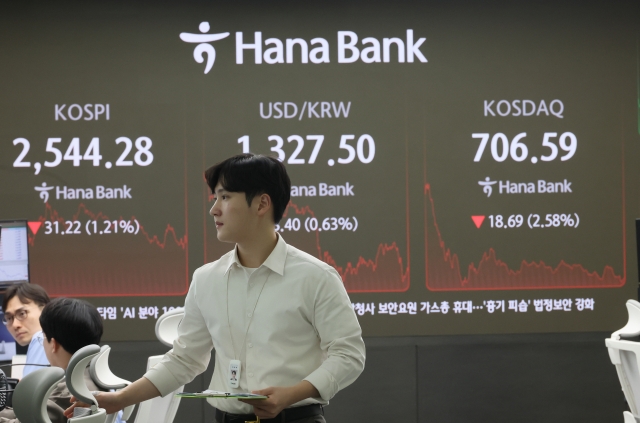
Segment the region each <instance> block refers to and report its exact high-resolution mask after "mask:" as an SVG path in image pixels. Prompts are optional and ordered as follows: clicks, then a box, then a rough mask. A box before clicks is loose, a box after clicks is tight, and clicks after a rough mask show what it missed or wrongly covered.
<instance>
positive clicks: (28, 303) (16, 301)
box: [2, 283, 50, 376]
mask: <svg viewBox="0 0 640 423" xmlns="http://www.w3.org/2000/svg"><path fill="white" fill-rule="evenodd" d="M49 301H50V300H49V295H47V291H45V290H44V288H43V287H41V286H40V285H36V284H32V283H20V284H17V285H12V286H10V287H9V288H8V289H7V290H6V292H5V293H4V298H3V299H2V311H3V312H4V316H3V318H2V323H4V324H5V325H6V326H7V329H8V330H9V333H10V334H11V336H13V338H14V339H15V340H16V342H17V343H18V344H20V345H21V346H23V347H24V346H26V345H28V346H29V348H28V349H27V363H29V364H42V365H49V361H48V360H47V356H46V355H45V352H44V349H43V348H42V340H43V336H42V328H41V327H40V314H41V313H42V308H43V307H44V306H45V305H47V304H48V303H49ZM38 369H40V367H38V366H28V365H27V366H24V370H23V371H22V376H26V375H28V374H29V373H31V372H33V371H36V370H38Z"/></svg>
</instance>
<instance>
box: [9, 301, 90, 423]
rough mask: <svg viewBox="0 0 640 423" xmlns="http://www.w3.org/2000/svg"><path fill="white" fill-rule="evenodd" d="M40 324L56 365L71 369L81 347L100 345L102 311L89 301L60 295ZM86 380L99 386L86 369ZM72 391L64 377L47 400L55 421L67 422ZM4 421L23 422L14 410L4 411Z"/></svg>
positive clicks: (88, 385) (46, 311) (50, 414)
mask: <svg viewBox="0 0 640 423" xmlns="http://www.w3.org/2000/svg"><path fill="white" fill-rule="evenodd" d="M40 325H41V326H42V332H43V334H44V340H43V343H42V346H43V347H44V352H45V354H46V355H47V358H48V359H49V362H50V363H51V365H52V366H57V367H61V368H63V369H65V370H67V367H68V366H69V360H71V356H73V354H75V352H76V351H78V350H79V349H80V348H82V347H84V346H87V345H91V344H97V343H99V342H100V338H101V337H102V318H101V317H100V314H99V313H98V310H96V308H95V307H94V306H92V305H91V304H89V303H88V302H86V301H82V300H76V299H72V298H56V299H55V300H53V301H51V302H50V303H49V304H47V305H46V306H45V307H44V308H43V309H42V314H41V315H40ZM85 381H86V383H87V387H88V388H89V390H90V391H97V390H98V388H97V387H96V386H95V384H94V383H93V382H92V381H91V376H90V375H89V370H88V369H87V370H85ZM70 398H71V393H70V392H69V390H68V389H67V385H66V383H65V382H64V380H63V381H62V382H60V383H58V386H56V388H55V389H54V390H53V392H52V393H51V396H50V397H49V401H48V403H47V412H48V414H49V419H51V422H52V423H64V422H66V421H67V418H66V417H65V416H64V414H63V412H64V410H65V409H66V408H68V407H70V406H71V402H70V401H69V399H70ZM0 423H19V421H18V419H16V416H15V414H14V413H13V409H10V408H8V409H6V410H3V411H2V412H0Z"/></svg>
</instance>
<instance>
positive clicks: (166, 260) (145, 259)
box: [29, 203, 188, 297]
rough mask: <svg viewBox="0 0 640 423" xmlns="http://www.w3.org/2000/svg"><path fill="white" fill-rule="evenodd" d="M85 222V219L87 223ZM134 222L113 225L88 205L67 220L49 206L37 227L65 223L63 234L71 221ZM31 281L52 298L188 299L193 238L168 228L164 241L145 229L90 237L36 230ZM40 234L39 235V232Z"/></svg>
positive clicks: (30, 241) (83, 233) (120, 219)
mask: <svg viewBox="0 0 640 423" xmlns="http://www.w3.org/2000/svg"><path fill="white" fill-rule="evenodd" d="M83 218H84V219H83ZM113 220H117V221H122V220H125V221H134V220H136V217H135V216H131V218H130V219H123V217H122V216H120V217H119V218H118V219H110V218H109V217H108V216H107V215H105V214H104V213H102V212H98V213H94V212H92V211H91V210H89V209H88V208H87V207H86V206H85V205H84V204H82V203H81V204H79V205H78V209H77V211H76V213H75V214H73V215H72V217H71V218H69V219H65V218H64V217H63V216H61V215H60V213H59V212H58V211H57V210H55V209H53V207H51V205H50V204H49V203H47V204H46V207H45V211H44V214H43V216H40V217H39V218H38V220H37V221H36V222H39V223H41V224H42V223H44V222H52V223H53V222H59V223H60V224H59V225H58V227H59V232H60V231H62V230H66V229H67V225H65V222H66V221H71V222H75V221H80V222H82V223H83V225H84V223H85V222H86V221H98V222H99V223H100V224H101V227H102V222H105V221H113ZM30 226H31V227H32V234H31V235H30V236H29V245H30V247H31V252H30V255H31V260H30V261H31V279H32V281H33V282H35V283H38V284H40V285H42V286H43V287H45V288H46V289H47V291H48V292H49V293H50V294H51V295H52V296H67V295H68V296H74V297H98V296H100V297H101V296H149V295H157V296H166V295H184V294H185V293H186V291H187V289H188V264H187V249H188V237H187V235H186V234H185V235H184V236H182V237H179V236H178V235H177V234H176V230H175V229H174V228H173V227H172V226H171V225H167V226H166V228H165V230H164V234H163V235H162V236H160V237H159V236H158V235H151V234H150V233H149V232H147V230H145V228H144V226H143V225H142V224H140V230H139V233H138V234H136V235H134V234H130V233H126V234H125V233H122V232H120V233H118V234H108V235H106V234H105V235H99V234H92V235H88V234H87V233H86V231H85V228H84V227H81V228H79V229H80V231H81V234H65V235H61V234H60V233H58V234H48V235H46V234H44V231H45V229H43V228H41V227H40V228H38V225H30ZM34 228H36V230H35V231H33V229H34Z"/></svg>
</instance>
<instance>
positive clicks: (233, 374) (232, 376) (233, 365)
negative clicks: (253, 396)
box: [229, 360, 242, 388]
mask: <svg viewBox="0 0 640 423" xmlns="http://www.w3.org/2000/svg"><path fill="white" fill-rule="evenodd" d="M241 367H242V363H240V360H231V361H230V362H229V386H231V387H232V388H238V387H239V386H240V368H241Z"/></svg>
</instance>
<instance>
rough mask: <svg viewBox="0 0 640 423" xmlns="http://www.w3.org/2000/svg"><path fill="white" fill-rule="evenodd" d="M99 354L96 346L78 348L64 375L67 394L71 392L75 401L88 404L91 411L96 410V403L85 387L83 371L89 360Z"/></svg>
mask: <svg viewBox="0 0 640 423" xmlns="http://www.w3.org/2000/svg"><path fill="white" fill-rule="evenodd" d="M99 352H100V347H99V346H97V345H87V346H85V347H82V348H80V349H79V350H78V351H76V353H75V354H74V355H73V356H72V357H71V360H69V366H68V367H67V374H66V375H65V378H66V381H67V389H68V390H69V392H71V393H72V394H73V396H74V397H76V399H78V400H80V401H82V402H84V403H86V404H89V405H90V406H91V408H92V409H94V408H95V409H97V408H98V401H96V397H94V396H93V394H92V393H91V391H89V388H88V387H87V384H86V382H85V380H84V371H85V369H86V368H87V366H88V365H89V362H90V361H91V359H92V358H93V357H95V356H96V355H97V354H98V353H99Z"/></svg>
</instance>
